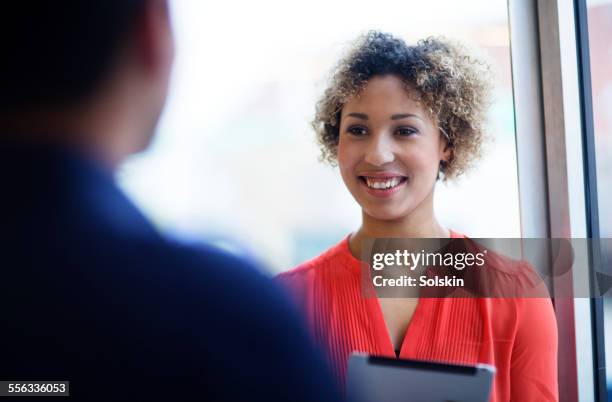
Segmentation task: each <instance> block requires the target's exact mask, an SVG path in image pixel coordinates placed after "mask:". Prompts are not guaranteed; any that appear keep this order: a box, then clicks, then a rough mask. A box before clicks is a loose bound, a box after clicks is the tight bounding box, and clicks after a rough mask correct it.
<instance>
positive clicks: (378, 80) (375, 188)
mask: <svg viewBox="0 0 612 402" xmlns="http://www.w3.org/2000/svg"><path fill="white" fill-rule="evenodd" d="M445 148H446V142H445V141H444V140H443V139H442V136H441V135H440V131H439V130H438V128H437V127H436V124H435V123H434V122H433V120H432V119H431V118H430V117H429V113H428V112H427V111H426V110H425V109H424V108H423V107H421V106H420V105H419V104H417V102H415V101H414V100H412V99H411V98H410V96H409V95H408V92H407V89H406V87H405V85H404V84H403V82H402V81H401V80H400V79H399V78H398V77H396V76H393V75H386V76H378V77H373V78H372V79H371V80H370V81H369V82H368V84H367V86H366V87H365V88H364V90H363V91H362V92H361V93H360V95H359V96H355V97H353V98H352V99H350V100H349V102H347V103H346V104H345V105H344V107H343V108H342V114H341V121H340V137H339V143H338V165H339V167H340V173H341V174H342V179H343V180H344V183H345V184H346V186H347V188H348V189H349V191H350V192H351V194H352V195H353V197H354V198H355V200H357V202H358V203H359V205H360V206H361V208H362V210H363V211H364V213H366V214H367V215H369V216H371V217H373V218H376V219H380V220H395V219H400V218H403V217H405V216H408V215H410V214H411V213H412V212H413V211H415V210H416V209H417V208H418V207H420V206H423V205H426V203H429V202H433V188H434V184H435V182H436V178H437V175H438V169H439V165H440V161H441V160H447V159H448V156H449V152H450V150H447V151H445Z"/></svg>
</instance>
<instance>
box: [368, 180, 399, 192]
mask: <svg viewBox="0 0 612 402" xmlns="http://www.w3.org/2000/svg"><path fill="white" fill-rule="evenodd" d="M365 179H366V184H367V185H368V187H370V188H374V189H377V190H387V189H389V188H393V187H396V186H397V185H399V184H400V183H401V182H402V178H401V177H393V178H391V179H387V180H381V179H373V178H370V177H366V178H365Z"/></svg>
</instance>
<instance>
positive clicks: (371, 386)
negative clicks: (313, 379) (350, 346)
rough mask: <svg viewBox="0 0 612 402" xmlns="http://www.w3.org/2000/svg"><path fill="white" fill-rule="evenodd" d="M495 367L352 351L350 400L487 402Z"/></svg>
mask: <svg viewBox="0 0 612 402" xmlns="http://www.w3.org/2000/svg"><path fill="white" fill-rule="evenodd" d="M494 375H495V367H493V366H490V365H487V364H477V365H474V366H462V365H456V364H446V363H437V362H435V363H434V362H428V361H420V360H404V359H392V358H387V357H374V356H368V355H365V354H355V353H354V354H352V355H351V357H350V358H349V363H348V374H347V400H348V401H349V402H488V401H489V398H490V393H491V385H492V384H493V377H494Z"/></svg>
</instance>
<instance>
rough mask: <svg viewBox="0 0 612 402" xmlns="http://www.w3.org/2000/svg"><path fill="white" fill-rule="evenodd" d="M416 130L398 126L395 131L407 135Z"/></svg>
mask: <svg viewBox="0 0 612 402" xmlns="http://www.w3.org/2000/svg"><path fill="white" fill-rule="evenodd" d="M416 132H417V131H416V130H415V129H414V128H411V127H400V128H398V129H397V133H398V134H399V135H400V136H402V137H408V136H411V135H413V134H415V133H416Z"/></svg>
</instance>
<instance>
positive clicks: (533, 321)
mask: <svg viewBox="0 0 612 402" xmlns="http://www.w3.org/2000/svg"><path fill="white" fill-rule="evenodd" d="M452 235H453V237H460V236H459V235H457V234H454V233H453V234H452ZM360 269H361V268H360V261H359V260H357V259H356V258H355V257H353V255H352V254H351V252H350V250H349V243H348V237H347V238H345V239H344V240H342V241H341V242H340V243H339V244H337V245H336V246H334V247H332V248H330V249H329V250H327V251H326V252H324V253H323V254H321V255H319V256H318V257H316V258H314V259H312V260H310V261H307V262H305V263H303V264H301V265H299V266H298V267H296V268H294V269H292V270H290V271H287V272H284V273H282V274H280V275H278V276H277V279H278V280H279V281H280V282H281V283H282V284H283V285H285V286H286V287H287V288H289V290H290V292H291V293H292V294H293V295H294V296H295V298H296V299H297V301H298V304H299V305H300V306H301V307H302V308H303V310H304V312H305V314H306V318H307V321H308V324H309V327H310V329H311V331H312V336H313V337H314V339H315V341H316V342H317V343H319V344H320V346H321V347H322V348H323V349H324V351H325V352H326V355H327V357H328V361H329V364H330V366H331V368H332V370H333V371H334V373H335V374H336V375H337V379H338V382H339V384H340V386H341V387H342V388H343V387H344V384H345V380H346V379H345V377H346V369H347V360H348V357H349V355H350V354H351V352H353V351H360V352H365V353H368V354H373V355H379V356H387V357H393V358H395V357H396V355H395V351H394V350H393V345H392V343H391V339H390V337H389V333H388V330H387V326H386V323H385V320H384V316H383V314H382V310H381V308H380V304H379V302H378V299H377V298H375V297H374V298H364V297H362V294H361V286H360V283H361V282H360ZM499 275H500V277H501V280H502V282H503V280H504V279H505V280H509V281H516V280H517V278H518V277H520V273H514V272H511V271H510V272H509V271H504V272H500V273H499ZM504 276H506V278H503V277H504ZM399 356H400V358H406V359H422V360H434V361H435V360H437V361H446V362H455V363H467V364H474V363H487V364H491V365H493V366H495V367H496V369H497V372H496V374H495V380H494V384H493V389H492V393H491V399H490V400H491V402H502V401H503V402H506V401H518V402H530V401H534V402H536V401H537V402H544V401H558V387H557V323H556V319H555V314H554V311H553V307H552V303H551V301H550V299H548V298H420V299H419V302H418V304H417V307H416V309H415V311H414V314H413V316H412V319H411V321H410V324H409V326H408V329H407V331H406V334H405V336H404V340H403V343H402V347H401V349H400V354H399Z"/></svg>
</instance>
